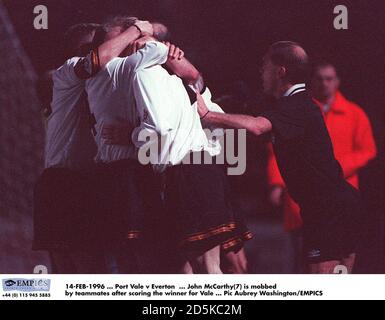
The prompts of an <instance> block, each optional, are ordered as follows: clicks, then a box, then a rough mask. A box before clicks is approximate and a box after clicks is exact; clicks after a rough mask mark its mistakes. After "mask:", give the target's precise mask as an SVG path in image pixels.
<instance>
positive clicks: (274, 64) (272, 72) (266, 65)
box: [261, 41, 309, 95]
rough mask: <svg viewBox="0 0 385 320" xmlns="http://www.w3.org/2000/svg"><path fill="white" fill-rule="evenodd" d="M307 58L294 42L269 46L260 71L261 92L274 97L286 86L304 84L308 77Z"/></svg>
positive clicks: (280, 42) (282, 42)
mask: <svg viewBox="0 0 385 320" xmlns="http://www.w3.org/2000/svg"><path fill="white" fill-rule="evenodd" d="M308 64H309V58H308V55H307V53H306V52H305V50H304V49H303V48H302V47H301V46H300V45H299V44H298V43H296V42H292V41H279V42H276V43H274V44H272V45H271V46H270V48H269V49H268V51H267V53H266V54H265V56H264V57H263V65H262V69H261V73H262V82H263V90H264V92H265V93H267V94H271V95H276V94H277V92H279V91H280V88H282V87H284V86H287V84H296V83H304V82H306V80H307V77H308Z"/></svg>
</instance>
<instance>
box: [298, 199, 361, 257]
mask: <svg viewBox="0 0 385 320" xmlns="http://www.w3.org/2000/svg"><path fill="white" fill-rule="evenodd" d="M308 210H311V209H308ZM364 214H365V209H364V206H363V203H362V201H361V199H360V197H359V195H357V194H356V193H355V192H354V193H352V196H351V197H350V198H349V197H348V196H346V197H345V198H342V200H340V201H329V202H328V205H327V208H326V209H322V210H321V209H320V208H319V207H318V208H314V209H313V210H312V211H311V212H309V211H308V212H303V213H301V215H302V217H303V218H304V226H303V244H304V253H305V261H308V263H319V262H324V261H331V260H341V259H343V258H346V257H347V256H349V255H350V254H351V253H355V252H356V250H357V246H358V243H359V239H360V237H361V234H362V231H363V230H362V223H361V221H362V217H363V215H364ZM309 216H311V219H309ZM325 218H326V219H325Z"/></svg>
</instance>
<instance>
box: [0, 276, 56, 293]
mask: <svg viewBox="0 0 385 320" xmlns="http://www.w3.org/2000/svg"><path fill="white" fill-rule="evenodd" d="M50 287H51V280H49V279H3V290H4V291H12V290H17V291H25V292H31V291H49V290H50Z"/></svg>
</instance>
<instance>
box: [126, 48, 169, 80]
mask: <svg viewBox="0 0 385 320" xmlns="http://www.w3.org/2000/svg"><path fill="white" fill-rule="evenodd" d="M167 54H168V48H167V46H166V45H164V44H163V43H161V42H158V41H149V42H147V43H146V44H145V46H144V47H143V48H141V49H140V50H138V51H137V52H135V53H134V54H132V55H130V56H128V57H126V58H124V68H125V70H126V72H127V73H129V72H136V71H140V70H142V69H146V68H149V67H152V66H154V65H159V64H163V63H165V62H166V61H167Z"/></svg>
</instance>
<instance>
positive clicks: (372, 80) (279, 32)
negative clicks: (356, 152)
mask: <svg viewBox="0 0 385 320" xmlns="http://www.w3.org/2000/svg"><path fill="white" fill-rule="evenodd" d="M3 2H4V4H5V5H6V8H7V9H8V13H9V15H10V17H11V19H12V22H13V23H14V26H15V29H16V31H17V33H18V35H19V37H20V39H21V41H22V44H23V46H24V48H25V50H26V52H27V54H28V55H29V57H30V59H31V60H32V64H33V66H34V67H35V69H36V71H37V72H38V73H39V74H41V73H43V72H44V71H45V70H48V69H51V68H53V67H57V66H59V65H60V64H61V63H62V61H61V39H62V36H63V33H64V31H65V30H66V29H67V28H68V27H69V26H71V25H72V24H75V23H79V22H103V21H104V20H105V19H106V18H108V17H109V16H112V15H114V14H130V15H135V16H138V17H139V18H141V19H148V20H159V21H161V22H164V23H165V24H166V25H167V26H168V27H169V29H170V30H171V32H172V35H173V42H175V43H176V44H177V45H179V46H180V47H181V48H182V49H183V50H185V52H186V55H187V57H188V58H190V59H191V60H192V61H193V62H194V63H196V65H197V66H198V67H199V69H200V70H201V71H202V72H203V74H204V76H205V79H206V82H207V83H208V85H209V86H210V88H211V89H212V91H213V93H214V97H218V96H220V95H223V94H228V93H233V91H234V88H235V87H236V84H237V83H239V81H242V82H243V84H244V86H245V87H246V88H247V89H248V90H246V91H245V92H246V93H247V92H249V94H250V96H252V97H254V96H258V95H259V93H260V90H261V82H260V77H259V72H258V69H259V67H260V63H261V58H262V56H263V54H264V52H265V51H266V48H267V47H268V46H269V44H271V43H273V42H275V41H278V40H293V41H298V42H300V43H301V44H302V45H303V46H304V48H305V49H306V50H307V51H308V53H309V54H310V55H311V56H313V57H315V56H317V57H325V58H327V59H329V60H331V61H332V62H334V63H335V64H336V66H337V68H338V70H339V74H340V77H341V79H342V87H341V90H342V92H343V93H344V94H345V95H346V96H347V97H348V98H349V99H351V100H353V101H355V102H356V103H358V104H359V105H360V106H361V107H362V108H363V109H364V110H365V111H366V113H367V114H368V116H369V118H370V120H371V122H372V125H373V130H374V134H375V137H376V141H377V145H378V149H379V152H380V154H379V157H378V159H377V160H375V161H373V162H372V163H371V164H370V165H369V166H368V167H367V168H366V169H365V170H363V172H362V184H361V185H362V191H363V194H364V196H365V198H366V200H367V204H368V207H369V214H368V217H367V222H366V225H365V230H366V232H367V235H366V237H364V238H363V247H364V249H363V253H362V255H361V256H362V257H364V258H362V260H365V263H364V264H362V266H361V269H360V270H359V271H362V272H383V266H384V264H383V256H384V252H385V248H384V245H383V244H384V221H383V199H384V197H385V193H384V190H383V181H384V176H383V175H382V172H383V171H382V170H383V161H382V159H383V150H384V132H383V129H384V88H385V87H384V85H385V83H384V78H383V74H384V57H385V55H384V42H383V41H384V32H383V31H384V28H383V22H384V21H383V15H384V1H376V0H371V1H368V0H355V1H339V0H338V1H337V0H336V1H329V0H322V1H321V0H318V1H317V0H307V1H305V0H291V1H288V0H287V1H281V0H275V1H273V0H270V1H267V0H243V1H241V0H238V1H235V0H221V1H218V0H205V1H202V0H163V1H162V0H151V1H144V0H143V1H141V0H137V1H129V0H105V1H101V0H3ZM41 4H43V5H46V6H47V7H48V21H49V22H48V30H35V29H34V28H33V19H34V17H35V15H34V14H33V8H34V6H36V5H41ZM339 4H343V5H345V6H347V8H348V17H349V29H348V30H335V29H334V27H333V20H334V17H335V15H334V14H333V8H334V7H335V6H336V5H339ZM246 93H245V95H246ZM256 101H258V100H256ZM257 160H258V159H257ZM252 161H255V159H254V158H252ZM261 161H262V160H261ZM262 162H263V161H262ZM260 167H261V166H260ZM251 176H252V175H251ZM257 176H258V173H256V175H254V176H253V177H254V178H255V177H257ZM249 177H250V175H249ZM258 177H260V176H258ZM245 179H247V177H246V178H245ZM245 181H247V182H246V183H243V188H240V189H238V192H239V193H242V192H248V191H250V190H257V189H258V183H257V182H255V184H253V180H252V179H250V178H249V180H245ZM250 184H252V185H250ZM261 188H262V187H261ZM262 207H263V205H262ZM262 211H263V210H262ZM359 265H360V264H359Z"/></svg>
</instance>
